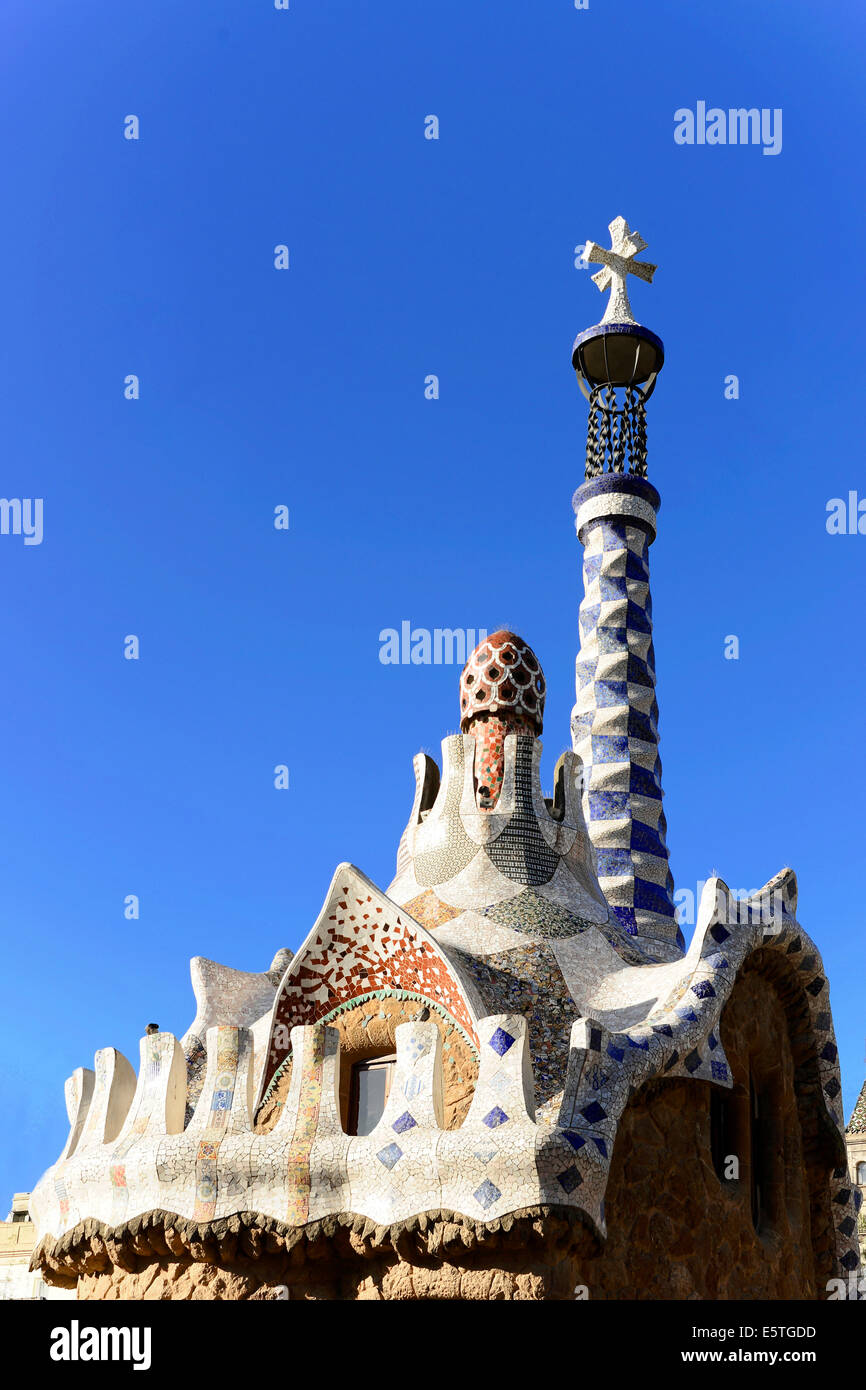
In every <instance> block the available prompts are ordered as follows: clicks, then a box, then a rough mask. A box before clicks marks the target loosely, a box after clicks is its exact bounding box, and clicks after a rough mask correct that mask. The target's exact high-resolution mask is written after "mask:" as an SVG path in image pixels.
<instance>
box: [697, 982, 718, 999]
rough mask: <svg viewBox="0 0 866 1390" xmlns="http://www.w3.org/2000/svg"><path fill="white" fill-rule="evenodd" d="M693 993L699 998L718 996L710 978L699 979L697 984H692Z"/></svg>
mask: <svg viewBox="0 0 866 1390" xmlns="http://www.w3.org/2000/svg"><path fill="white" fill-rule="evenodd" d="M692 994H696V995H697V996H698V998H699V999H715V997H716V991H715V990H714V989H713V987H712V985H711V984H710V982H709V980H698V983H697V984H696V985H692Z"/></svg>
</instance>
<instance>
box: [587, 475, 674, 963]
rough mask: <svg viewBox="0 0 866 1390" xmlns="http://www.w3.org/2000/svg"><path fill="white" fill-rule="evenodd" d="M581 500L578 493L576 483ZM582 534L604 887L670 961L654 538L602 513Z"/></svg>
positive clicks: (595, 835)
mask: <svg viewBox="0 0 866 1390" xmlns="http://www.w3.org/2000/svg"><path fill="white" fill-rule="evenodd" d="M577 497H578V499H579V497H580V490H578V494H577ZM581 534H582V536H583V539H584V560H583V576H584V589H585V593H584V599H583V602H582V603H581V606H580V636H581V646H580V652H579V653H578V658H577V701H576V703H575V706H574V710H573V712H572V721H571V729H572V743H573V747H574V751H575V752H576V753H577V754H578V756H579V757H580V758H581V760H582V762H583V766H584V772H585V781H584V787H583V809H584V816H585V818H586V823H587V828H588V831H589V836H590V839H591V840H592V843H593V845H594V846H595V849H596V853H597V856H598V877H599V882H600V884H601V887H602V890H603V892H604V894H605V897H606V898H607V900H608V902H609V903H610V905H611V907H612V908H613V910H614V912H615V913H616V916H617V917H618V918H619V920H620V922H621V923H622V925H623V927H624V929H625V930H626V931H627V932H628V933H629V934H630V935H633V936H638V937H641V938H643V939H645V940H646V941H647V944H648V945H649V947H650V950H652V949H653V946H655V947H656V954H658V955H659V956H661V957H662V958H664V959H671V960H672V959H675V958H676V957H677V956H678V955H679V954H680V952H681V951H682V949H683V948H684V945H685V943H684V940H683V935H682V932H681V931H680V929H679V926H678V925H677V922H676V917H675V911H674V903H673V878H672V876H671V872H670V868H669V866H668V850H667V845H666V842H665V836H666V833H667V826H666V823H665V817H664V812H663V810H662V788H661V760H660V758H659V751H658V723H657V721H658V705H657V703H656V698H655V656H654V652H653V644H652V601H651V598H650V591H649V546H650V537H649V535H648V534H647V532H646V530H644V529H642V528H641V527H639V526H631V525H626V524H625V522H624V521H623V520H617V521H613V520H611V519H605V518H604V517H598V518H596V519H595V520H593V521H591V522H589V523H587V524H586V525H585V526H584V527H583V528H582V531H581Z"/></svg>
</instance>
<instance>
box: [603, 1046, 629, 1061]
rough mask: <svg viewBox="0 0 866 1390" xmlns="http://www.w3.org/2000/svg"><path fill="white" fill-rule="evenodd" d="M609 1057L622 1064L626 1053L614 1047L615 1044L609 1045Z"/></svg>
mask: <svg viewBox="0 0 866 1390" xmlns="http://www.w3.org/2000/svg"><path fill="white" fill-rule="evenodd" d="M607 1055H608V1057H612V1058H613V1060H614V1061H615V1062H621V1061H622V1059H623V1057H624V1056H625V1053H624V1052H623V1050H622V1048H621V1047H614V1045H613V1043H608V1045H607Z"/></svg>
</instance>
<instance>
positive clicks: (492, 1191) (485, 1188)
mask: <svg viewBox="0 0 866 1390" xmlns="http://www.w3.org/2000/svg"><path fill="white" fill-rule="evenodd" d="M472 1195H473V1197H474V1198H475V1200H476V1202H477V1203H478V1205H479V1206H481V1207H483V1208H484V1210H485V1211H487V1209H488V1207H492V1206H493V1203H494V1202H498V1201H499V1198H500V1197H501V1196H502V1193H501V1192H500V1191H499V1188H498V1187H497V1186H496V1184H495V1183H494V1182H491V1181H490V1179H489V1178H485V1179H484V1181H483V1183H482V1184H481V1186H480V1187H476V1189H475V1191H474V1192H473V1194H472Z"/></svg>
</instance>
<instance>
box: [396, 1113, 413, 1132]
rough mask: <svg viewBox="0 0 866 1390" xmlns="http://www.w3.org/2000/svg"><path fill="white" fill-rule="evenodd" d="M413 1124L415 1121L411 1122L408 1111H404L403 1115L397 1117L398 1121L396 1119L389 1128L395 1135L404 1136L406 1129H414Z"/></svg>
mask: <svg viewBox="0 0 866 1390" xmlns="http://www.w3.org/2000/svg"><path fill="white" fill-rule="evenodd" d="M415 1124H416V1121H415V1120H413V1118H412V1116H411V1115H410V1114H409V1111H408V1110H404V1111H403V1114H402V1115H401V1116H400V1117H399V1119H396V1120H395V1121H394V1123H393V1124H392V1126H391V1128H392V1129H393V1131H394V1133H395V1134H405V1133H406V1130H407V1129H414V1128H415Z"/></svg>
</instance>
